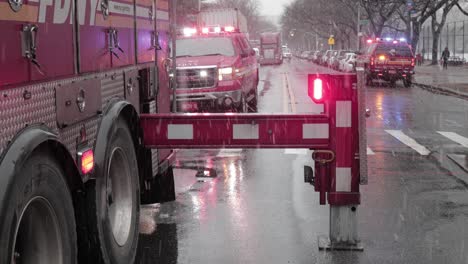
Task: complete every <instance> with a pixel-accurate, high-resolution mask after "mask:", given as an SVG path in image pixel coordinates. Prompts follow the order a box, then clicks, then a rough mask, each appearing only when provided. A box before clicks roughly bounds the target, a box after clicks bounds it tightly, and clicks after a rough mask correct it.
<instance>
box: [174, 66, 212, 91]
mask: <svg viewBox="0 0 468 264" xmlns="http://www.w3.org/2000/svg"><path fill="white" fill-rule="evenodd" d="M202 71H205V72H206V77H202V75H201V72H202ZM216 79H217V70H216V68H203V69H196V68H195V69H177V88H180V89H187V88H209V87H214V86H215V83H216Z"/></svg>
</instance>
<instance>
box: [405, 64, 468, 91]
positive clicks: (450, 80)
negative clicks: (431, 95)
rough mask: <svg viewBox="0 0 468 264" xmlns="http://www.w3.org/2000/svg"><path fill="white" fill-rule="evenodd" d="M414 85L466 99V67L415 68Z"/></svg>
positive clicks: (435, 66)
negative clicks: (446, 68) (444, 68)
mask: <svg viewBox="0 0 468 264" xmlns="http://www.w3.org/2000/svg"><path fill="white" fill-rule="evenodd" d="M415 71H416V74H415V76H414V84H416V85H419V86H421V87H423V88H426V89H430V90H437V91H440V92H442V93H445V94H451V95H457V96H461V97H464V98H468V66H449V68H448V70H443V69H442V67H441V66H439V65H428V64H426V65H423V66H416V67H415Z"/></svg>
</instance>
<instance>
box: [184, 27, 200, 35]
mask: <svg viewBox="0 0 468 264" xmlns="http://www.w3.org/2000/svg"><path fill="white" fill-rule="evenodd" d="M194 34H197V29H196V28H184V35H185V36H190V35H194Z"/></svg>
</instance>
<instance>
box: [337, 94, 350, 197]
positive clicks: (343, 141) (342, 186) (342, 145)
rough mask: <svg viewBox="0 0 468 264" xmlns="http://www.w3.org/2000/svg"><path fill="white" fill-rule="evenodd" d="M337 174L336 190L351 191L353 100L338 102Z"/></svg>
mask: <svg viewBox="0 0 468 264" xmlns="http://www.w3.org/2000/svg"><path fill="white" fill-rule="evenodd" d="M335 113H336V116H335V118H336V128H335V129H336V139H335V140H336V149H335V154H336V174H335V178H336V180H335V183H336V184H335V191H336V192H351V182H352V173H351V167H352V165H353V157H354V155H353V151H354V150H353V148H352V147H353V144H352V136H353V135H352V133H353V131H352V127H351V126H352V121H353V120H352V102H351V101H337V102H336V112H335Z"/></svg>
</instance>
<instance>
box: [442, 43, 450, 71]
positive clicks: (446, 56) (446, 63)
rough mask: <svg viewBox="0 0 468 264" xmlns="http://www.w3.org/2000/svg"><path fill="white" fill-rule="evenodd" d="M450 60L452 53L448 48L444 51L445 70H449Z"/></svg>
mask: <svg viewBox="0 0 468 264" xmlns="http://www.w3.org/2000/svg"><path fill="white" fill-rule="evenodd" d="M449 58H450V51H449V50H448V47H445V49H444V51H443V52H442V62H443V68H444V69H448V59H449Z"/></svg>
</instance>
